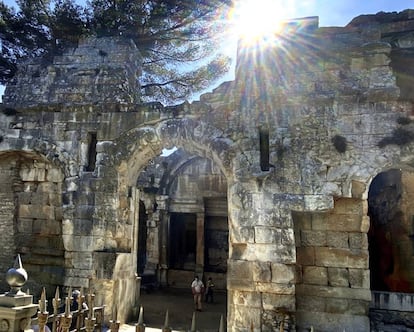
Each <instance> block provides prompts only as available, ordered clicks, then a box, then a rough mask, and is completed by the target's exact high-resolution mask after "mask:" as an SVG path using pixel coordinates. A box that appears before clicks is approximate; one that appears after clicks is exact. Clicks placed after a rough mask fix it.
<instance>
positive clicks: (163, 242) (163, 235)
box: [157, 196, 169, 286]
mask: <svg viewBox="0 0 414 332" xmlns="http://www.w3.org/2000/svg"><path fill="white" fill-rule="evenodd" d="M157 208H158V214H159V227H160V229H159V232H160V233H159V239H160V248H159V250H160V251H159V259H160V260H159V279H158V280H159V282H160V284H161V285H162V286H166V285H167V283H168V280H167V272H168V251H167V248H168V224H169V214H168V211H167V210H168V196H157Z"/></svg>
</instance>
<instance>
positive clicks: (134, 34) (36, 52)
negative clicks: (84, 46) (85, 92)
mask: <svg viewBox="0 0 414 332" xmlns="http://www.w3.org/2000/svg"><path fill="white" fill-rule="evenodd" d="M228 1H229V2H230V0H228ZM229 2H227V3H226V2H225V1H219V0H181V1H179V0H170V1H168V0H133V1H132V0H91V2H89V3H88V4H87V5H85V7H82V6H80V5H78V4H76V3H75V2H74V1H73V0H18V2H17V8H18V10H15V9H14V8H12V7H8V6H6V5H4V3H1V4H0V41H1V45H0V46H1V54H0V82H1V83H3V84H4V83H7V81H8V80H9V79H10V78H11V77H13V75H14V74H15V72H16V68H17V66H18V63H19V61H21V60H22V59H26V58H29V57H35V56H42V57H43V58H44V59H48V58H50V57H51V56H53V55H55V54H60V53H61V52H62V51H63V50H64V49H65V48H67V47H73V46H74V45H76V44H77V42H78V41H79V39H80V38H82V37H84V36H87V35H95V36H97V37H103V36H121V37H124V38H130V39H132V40H133V41H134V42H135V43H136V45H137V47H138V49H139V50H140V52H141V54H142V56H143V59H144V63H143V74H142V77H139V78H137V79H139V80H140V81H141V86H142V90H143V91H142V94H143V95H144V97H143V101H160V102H163V103H165V104H171V103H174V102H178V101H182V100H184V99H186V98H188V97H190V96H191V95H192V94H193V93H195V92H199V91H201V90H203V89H205V88H207V87H208V86H210V85H211V84H212V82H213V81H214V80H217V79H219V78H220V77H222V76H223V75H224V74H225V73H226V71H227V70H228V65H229V59H228V58H227V57H224V56H221V55H220V54H218V52H217V49H218V44H219V43H220V38H221V37H222V36H223V31H225V28H226V27H225V25H226V21H225V20H223V19H222V18H223V17H225V15H226V11H227V10H228V9H229V5H230V3H229Z"/></svg>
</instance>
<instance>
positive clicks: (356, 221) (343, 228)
mask: <svg viewBox="0 0 414 332" xmlns="http://www.w3.org/2000/svg"><path fill="white" fill-rule="evenodd" d="M361 225H362V216H360V215H358V214H337V213H330V214H329V216H328V218H327V223H326V229H327V230H328V231H336V232H360V231H361Z"/></svg>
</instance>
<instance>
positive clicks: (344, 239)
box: [326, 231, 349, 248]
mask: <svg viewBox="0 0 414 332" xmlns="http://www.w3.org/2000/svg"><path fill="white" fill-rule="evenodd" d="M326 244H327V246H328V247H333V248H348V247H349V243H348V233H346V232H332V231H328V232H327V233H326Z"/></svg>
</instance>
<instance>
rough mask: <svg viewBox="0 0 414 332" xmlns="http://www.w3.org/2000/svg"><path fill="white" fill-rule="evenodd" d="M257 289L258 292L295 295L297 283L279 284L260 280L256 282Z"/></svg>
mask: <svg viewBox="0 0 414 332" xmlns="http://www.w3.org/2000/svg"><path fill="white" fill-rule="evenodd" d="M255 290H256V291H258V292H262V293H272V294H280V295H294V294H295V285H294V284H277V283H274V282H267V283H262V282H258V283H257V284H256V288H255Z"/></svg>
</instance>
